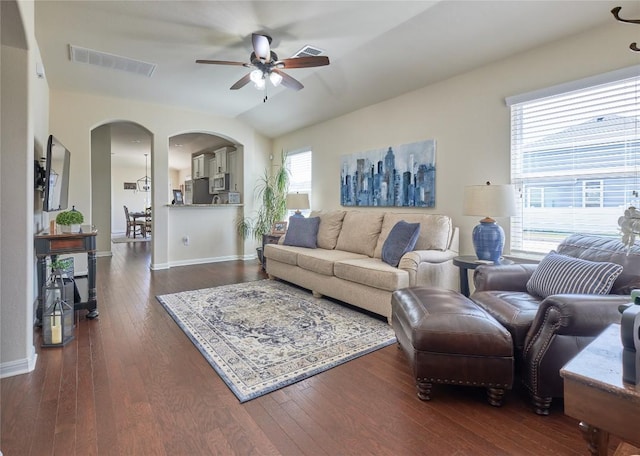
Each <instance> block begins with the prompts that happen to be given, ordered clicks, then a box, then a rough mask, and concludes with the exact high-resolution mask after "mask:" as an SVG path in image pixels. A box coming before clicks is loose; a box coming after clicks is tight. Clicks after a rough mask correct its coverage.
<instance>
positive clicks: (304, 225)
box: [283, 217, 320, 249]
mask: <svg viewBox="0 0 640 456" xmlns="http://www.w3.org/2000/svg"><path fill="white" fill-rule="evenodd" d="M319 226H320V217H309V218H304V217H289V227H288V228H287V234H286V236H285V237H284V242H283V244H284V245H291V246H296V247H307V248H310V249H315V248H316V247H317V244H316V242H317V239H318V227H319Z"/></svg>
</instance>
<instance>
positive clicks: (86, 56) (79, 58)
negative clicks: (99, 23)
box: [69, 44, 157, 78]
mask: <svg viewBox="0 0 640 456" xmlns="http://www.w3.org/2000/svg"><path fill="white" fill-rule="evenodd" d="M69 58H70V59H71V61H72V62H75V63H86V64H89V65H97V66H100V67H103V68H110V69H113V70H120V71H126V72H128V73H134V74H139V75H141V76H147V77H148V78H150V77H151V76H152V75H153V72H154V71H155V69H156V66H157V65H156V64H155V63H149V62H143V61H142V60H134V59H130V58H128V57H122V56H119V55H115V54H108V53H106V52H100V51H96V50H94V49H87V48H83V47H80V46H74V45H73V44H70V45H69Z"/></svg>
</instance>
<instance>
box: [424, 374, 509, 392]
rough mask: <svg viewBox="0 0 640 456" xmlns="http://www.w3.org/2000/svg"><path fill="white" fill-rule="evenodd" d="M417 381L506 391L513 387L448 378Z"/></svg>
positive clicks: (429, 378) (506, 384) (430, 378)
mask: <svg viewBox="0 0 640 456" xmlns="http://www.w3.org/2000/svg"><path fill="white" fill-rule="evenodd" d="M416 381H418V382H430V383H447V384H451V385H455V384H458V385H471V386H489V387H493V388H506V389H509V388H511V385H509V384H508V383H478V382H470V381H466V380H449V379H446V378H445V379H442V378H434V377H427V378H422V377H417V378H416Z"/></svg>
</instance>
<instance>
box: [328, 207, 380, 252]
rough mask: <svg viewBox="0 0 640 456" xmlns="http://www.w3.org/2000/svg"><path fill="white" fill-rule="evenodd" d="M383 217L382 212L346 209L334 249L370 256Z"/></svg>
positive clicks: (374, 246) (375, 243) (376, 240)
mask: <svg viewBox="0 0 640 456" xmlns="http://www.w3.org/2000/svg"><path fill="white" fill-rule="evenodd" d="M383 218H384V212H359V211H348V212H347V213H346V214H345V216H344V220H343V222H342V230H341V231H340V236H338V242H337V244H336V249H337V250H344V251H346V252H353V253H361V254H363V255H367V256H370V257H372V256H373V252H374V250H375V248H376V245H377V242H378V236H379V235H380V229H381V228H382V219H383Z"/></svg>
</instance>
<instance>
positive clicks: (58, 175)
mask: <svg viewBox="0 0 640 456" xmlns="http://www.w3.org/2000/svg"><path fill="white" fill-rule="evenodd" d="M70 164H71V153H70V152H69V150H67V148H66V147H64V146H63V145H62V143H61V142H60V141H58V140H57V139H56V138H55V137H54V136H53V135H50V136H49V141H47V157H46V166H45V181H44V202H43V203H42V210H43V211H44V212H53V211H61V210H63V209H66V208H67V207H68V205H69V169H70V168H69V165H70Z"/></svg>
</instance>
